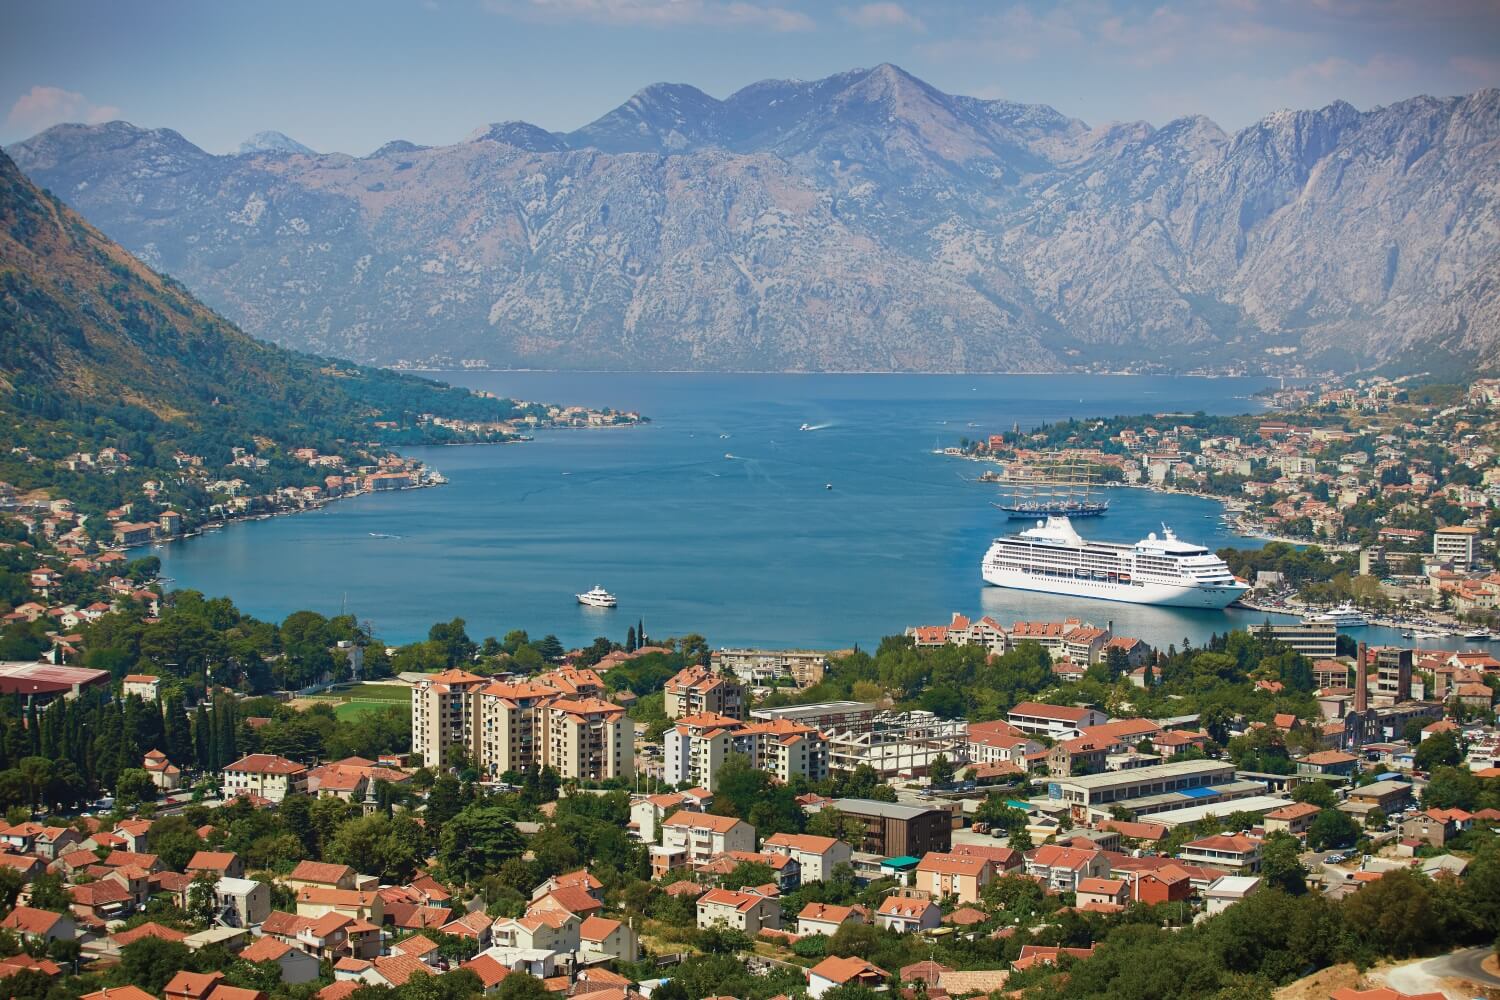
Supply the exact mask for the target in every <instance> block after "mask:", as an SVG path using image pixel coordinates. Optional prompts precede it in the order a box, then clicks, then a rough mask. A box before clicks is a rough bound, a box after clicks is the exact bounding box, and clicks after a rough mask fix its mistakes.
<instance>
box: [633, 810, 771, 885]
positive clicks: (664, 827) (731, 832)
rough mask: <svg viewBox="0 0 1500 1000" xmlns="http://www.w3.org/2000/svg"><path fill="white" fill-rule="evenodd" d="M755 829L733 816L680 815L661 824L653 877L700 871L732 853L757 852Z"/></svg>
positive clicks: (652, 859)
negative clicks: (699, 868) (680, 869)
mask: <svg viewBox="0 0 1500 1000" xmlns="http://www.w3.org/2000/svg"><path fill="white" fill-rule="evenodd" d="M754 850H755V827H753V826H751V825H750V824H749V823H746V822H745V821H744V820H740V819H735V818H734V817H733V816H714V815H711V814H709V813H695V812H687V811H683V812H677V813H673V814H672V815H671V816H669V817H667V818H666V819H665V820H664V821H663V822H662V824H661V845H660V846H657V847H652V848H651V849H650V853H651V874H652V877H654V878H659V877H660V876H662V875H665V874H666V873H667V872H669V871H672V870H673V869H677V868H689V867H690V868H697V867H699V866H701V865H705V864H708V862H710V861H712V860H713V859H714V858H715V857H717V856H719V855H721V854H728V853H729V852H731V851H754Z"/></svg>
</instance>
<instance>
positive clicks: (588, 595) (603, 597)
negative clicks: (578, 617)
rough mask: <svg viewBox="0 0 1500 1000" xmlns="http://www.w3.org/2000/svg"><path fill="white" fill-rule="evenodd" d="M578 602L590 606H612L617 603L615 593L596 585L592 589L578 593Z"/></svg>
mask: <svg viewBox="0 0 1500 1000" xmlns="http://www.w3.org/2000/svg"><path fill="white" fill-rule="evenodd" d="M578 603H579V604H582V605H584V606H585V607H590V608H612V607H614V606H615V605H616V604H618V603H619V601H617V600H616V599H615V595H614V594H611V593H610V592H609V591H607V590H605V589H604V588H603V587H599V586H596V587H594V589H593V590H588V591H585V592H584V593H582V594H579V595H578Z"/></svg>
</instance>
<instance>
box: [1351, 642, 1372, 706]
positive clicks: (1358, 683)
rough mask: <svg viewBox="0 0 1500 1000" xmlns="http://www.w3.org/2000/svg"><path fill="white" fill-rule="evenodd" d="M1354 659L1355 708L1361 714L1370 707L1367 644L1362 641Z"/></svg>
mask: <svg viewBox="0 0 1500 1000" xmlns="http://www.w3.org/2000/svg"><path fill="white" fill-rule="evenodd" d="M1354 655H1355V661H1354V710H1355V711H1356V712H1359V713H1360V714H1361V715H1363V714H1364V712H1365V711H1366V710H1367V709H1368V708H1369V707H1370V678H1369V676H1368V675H1367V673H1366V667H1365V644H1364V643H1360V644H1359V647H1358V650H1357V652H1356V653H1355V654H1354Z"/></svg>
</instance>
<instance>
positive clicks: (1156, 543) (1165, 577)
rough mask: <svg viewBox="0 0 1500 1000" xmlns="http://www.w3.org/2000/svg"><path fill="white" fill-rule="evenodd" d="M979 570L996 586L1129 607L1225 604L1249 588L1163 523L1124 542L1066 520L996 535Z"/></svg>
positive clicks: (1217, 560) (1205, 551)
mask: <svg viewBox="0 0 1500 1000" xmlns="http://www.w3.org/2000/svg"><path fill="white" fill-rule="evenodd" d="M982 569H983V575H984V582H985V583H989V584H993V585H994V586H996V587H1009V588H1011V589H1013V590H1036V591H1041V592H1043V593H1048V594H1068V595H1071V596H1074V597H1097V598H1100V599H1102V600H1106V601H1125V602H1127V603H1129V604H1162V605H1171V606H1175V607H1184V608H1223V607H1225V606H1227V605H1228V604H1229V603H1230V602H1232V601H1233V600H1235V599H1236V598H1237V597H1239V596H1240V595H1241V594H1243V593H1244V592H1245V591H1246V590H1248V589H1250V588H1249V587H1248V586H1247V585H1246V584H1245V583H1244V582H1243V581H1241V580H1239V579H1237V578H1236V577H1235V575H1234V574H1233V573H1231V572H1230V571H1229V566H1228V565H1227V564H1226V563H1225V562H1224V560H1222V559H1220V558H1219V557H1218V556H1216V555H1214V554H1213V553H1212V552H1210V551H1209V550H1208V549H1206V548H1204V547H1203V546H1201V545H1194V544H1193V543H1191V542H1184V541H1183V540H1182V539H1180V538H1178V537H1177V536H1176V535H1175V534H1174V533H1173V532H1172V530H1171V529H1170V528H1167V527H1165V526H1163V528H1162V537H1161V538H1158V537H1157V536H1156V533H1155V532H1152V533H1151V534H1149V535H1147V536H1146V537H1145V538H1143V539H1141V540H1140V541H1139V542H1136V543H1135V544H1134V545H1122V544H1120V543H1118V542H1094V541H1089V540H1087V539H1085V538H1083V537H1082V536H1080V535H1079V534H1078V532H1077V531H1075V530H1074V528H1073V525H1072V522H1070V521H1069V520H1068V519H1067V518H1066V517H1049V518H1047V519H1046V520H1045V521H1038V522H1037V523H1036V527H1034V528H1028V529H1026V530H1025V531H1023V532H1021V533H1020V534H1018V535H1006V536H1004V537H1002V538H997V539H995V541H994V543H993V544H992V545H991V546H990V548H989V551H988V552H986V553H985V556H984V563H983V567H982Z"/></svg>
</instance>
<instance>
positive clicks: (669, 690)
mask: <svg viewBox="0 0 1500 1000" xmlns="http://www.w3.org/2000/svg"><path fill="white" fill-rule="evenodd" d="M664 690H665V693H666V697H665V703H666V704H665V708H666V713H667V718H669V719H681V718H683V717H684V716H688V715H698V714H700V713H702V712H712V713H714V714H715V715H727V716H729V717H730V718H731V719H743V718H744V717H745V709H746V703H745V689H744V688H743V687H741V686H740V683H739V681H737V680H735V679H734V677H732V676H725V675H723V674H719V673H715V672H714V671H712V670H710V669H709V668H708V667H704V666H700V665H698V664H694V665H693V666H690V667H684V668H683V669H682V670H679V671H678V672H677V673H676V674H674V675H673V676H672V677H671V678H670V679H669V680H668V681H667V683H666V687H665V689H664Z"/></svg>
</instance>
